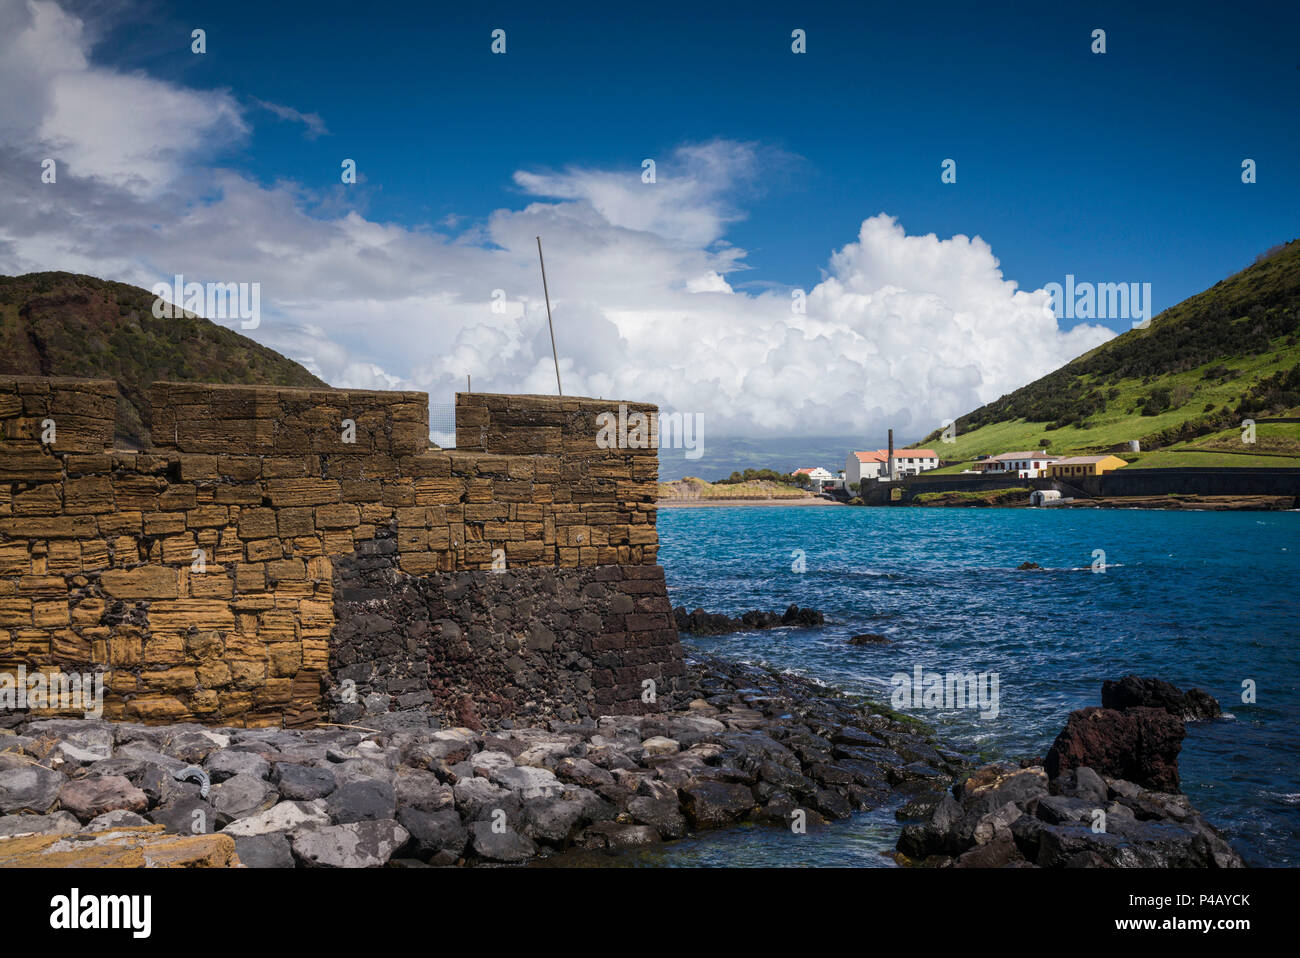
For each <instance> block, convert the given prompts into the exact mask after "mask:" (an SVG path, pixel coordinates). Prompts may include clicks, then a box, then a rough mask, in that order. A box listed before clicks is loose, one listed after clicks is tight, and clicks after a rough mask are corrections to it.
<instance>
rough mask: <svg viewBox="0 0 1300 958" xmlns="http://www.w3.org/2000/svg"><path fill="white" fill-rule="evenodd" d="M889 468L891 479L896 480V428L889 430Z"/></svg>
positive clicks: (886, 466) (887, 465)
mask: <svg viewBox="0 0 1300 958" xmlns="http://www.w3.org/2000/svg"><path fill="white" fill-rule="evenodd" d="M885 468H887V469H888V470H889V481H890V482H893V481H894V430H892V429H891V430H889V460H888V461H887V462H886V463H885Z"/></svg>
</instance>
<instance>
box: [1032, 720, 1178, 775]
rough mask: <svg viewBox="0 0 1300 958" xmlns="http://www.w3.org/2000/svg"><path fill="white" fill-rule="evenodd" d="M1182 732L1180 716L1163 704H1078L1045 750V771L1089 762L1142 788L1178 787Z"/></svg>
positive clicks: (1058, 772)
mask: <svg viewBox="0 0 1300 958" xmlns="http://www.w3.org/2000/svg"><path fill="white" fill-rule="evenodd" d="M1185 734H1186V729H1185V727H1184V726H1183V720H1182V719H1181V718H1176V717H1175V716H1173V715H1170V714H1169V713H1168V712H1166V711H1165V710H1164V709H1154V708H1130V709H1126V710H1124V711H1123V712H1121V711H1119V710H1117V709H1106V708H1097V707H1095V706H1093V707H1090V708H1086V709H1079V710H1078V711H1076V712H1071V713H1070V717H1069V719H1068V720H1067V721H1066V725H1065V728H1064V729H1062V731H1061V734H1060V735H1058V736H1057V737H1056V741H1055V742H1053V743H1052V747H1051V749H1049V750H1048V752H1047V760H1046V769H1047V774H1048V776H1049V777H1051V778H1053V779H1055V778H1059V777H1060V776H1061V774H1062V773H1064V772H1068V771H1071V770H1072V769H1076V768H1080V767H1088V768H1092V769H1094V770H1096V771H1097V772H1098V773H1099V774H1101V775H1109V776H1111V777H1113V778H1122V779H1126V780H1128V781H1130V782H1136V783H1137V784H1138V785H1141V786H1142V787H1143V788H1150V789H1154V790H1156V791H1158V792H1177V791H1178V785H1179V783H1178V753H1179V752H1180V751H1181V750H1182V747H1183V736H1184V735H1185Z"/></svg>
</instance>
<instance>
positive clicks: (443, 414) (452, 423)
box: [429, 402, 456, 449]
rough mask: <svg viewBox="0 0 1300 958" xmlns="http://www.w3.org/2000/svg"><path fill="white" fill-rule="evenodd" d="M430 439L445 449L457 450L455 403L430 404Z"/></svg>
mask: <svg viewBox="0 0 1300 958" xmlns="http://www.w3.org/2000/svg"><path fill="white" fill-rule="evenodd" d="M429 438H431V439H432V440H433V441H434V442H435V443H437V444H438V445H439V446H441V447H442V448H443V449H455V448H456V404H455V403H449V402H431V403H429Z"/></svg>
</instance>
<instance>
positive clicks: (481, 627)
mask: <svg viewBox="0 0 1300 958" xmlns="http://www.w3.org/2000/svg"><path fill="white" fill-rule="evenodd" d="M116 401H117V390H116V387H115V384H114V383H113V382H111V381H98V380H73V379H47V378H21V377H19V378H14V377H5V378H0V675H3V674H6V673H8V674H13V673H15V672H16V670H17V669H18V668H19V667H20V666H21V667H25V669H26V670H27V671H28V672H29V673H31V672H34V671H38V670H39V671H43V672H47V673H51V672H60V671H61V672H63V673H71V672H83V673H84V672H88V671H103V672H104V673H105V677H106V681H105V685H106V696H105V715H106V716H107V717H109V718H112V719H119V720H132V721H141V722H148V723H162V722H181V721H199V722H203V723H207V724H214V725H236V726H250V727H251V726H263V725H280V724H285V725H306V724H311V723H314V722H316V721H318V720H320V719H321V718H323V715H324V713H323V711H322V710H323V708H324V707H325V698H324V691H323V687H324V686H326V685H330V686H331V687H335V686H337V685H339V684H340V683H341V680H340V679H338V677H337V676H335V678H334V679H332V680H331V679H330V677H329V673H330V671H331V668H333V669H334V671H335V672H338V671H339V670H341V669H345V668H346V669H349V670H351V671H350V672H349V673H348V677H351V678H353V680H354V682H355V680H356V677H357V676H362V677H363V678H364V681H362V682H360V683H357V685H358V687H359V688H360V691H361V693H362V695H363V696H364V695H370V696H374V695H386V696H388V697H389V704H390V706H391V707H394V708H401V707H410V706H413V705H416V704H422V705H426V706H427V705H430V704H432V705H434V706H436V707H437V708H438V709H439V710H441V711H444V712H447V713H449V714H456V713H464V714H466V715H467V716H478V717H481V718H500V717H509V716H511V715H515V714H539V713H541V712H555V711H559V710H564V711H565V712H566V714H567V713H568V712H570V711H573V712H576V713H577V714H595V713H596V712H600V711H604V712H610V711H614V712H618V711H639V710H641V705H640V704H639V703H640V693H641V690H642V687H643V683H644V681H645V680H646V679H651V680H655V681H656V682H657V683H658V684H659V686H660V687H661V688H664V689H668V688H671V687H673V685H674V682H675V677H676V676H680V674H681V650H680V647H679V646H678V644H677V642H676V633H675V631H674V630H673V629H672V623H671V619H670V616H669V612H668V602H667V595H666V591H665V590H664V586H663V574H662V570H661V569H659V567H658V566H657V564H656V552H657V548H658V538H657V534H656V532H655V489H656V486H655V482H656V476H657V471H658V456H657V449H656V446H657V444H656V443H655V442H654V441H653V428H652V430H651V438H652V441H651V442H649V443H648V444H647V448H644V449H639V448H638V449H624V448H613V449H604V448H600V446H599V445H598V444H597V442H596V435H597V423H596V417H597V415H598V414H599V413H602V412H611V411H612V412H616V411H617V410H618V408H619V404H618V403H611V402H602V401H596V400H591V399H577V398H568V397H565V398H563V399H559V398H556V397H545V396H500V395H489V394H479V393H474V394H464V393H462V394H458V395H457V397H456V436H457V446H458V448H457V449H454V450H444V449H439V448H437V447H435V446H432V445H431V444H430V442H429V439H428V398H427V396H426V395H425V394H424V393H416V392H375V391H356V390H347V391H344V390H330V389H290V388H279V387H262V386H223V385H210V384H195V383H156V384H155V385H154V387H153V393H152V405H153V429H152V433H153V440H154V443H155V445H154V447H153V448H150V449H147V450H144V451H140V452H134V451H132V452H127V451H121V450H115V449H114V448H113V421H114V417H115V411H116ZM624 405H625V406H626V407H627V409H628V410H631V411H633V412H640V413H642V414H644V415H646V416H647V417H649V420H650V422H651V423H652V424H655V425H657V422H656V420H657V411H656V409H655V407H653V406H648V405H642V404H632V403H628V404H624ZM503 570H504V571H503ZM595 586H598V587H599V588H594V587H595ZM340 588H342V589H344V590H345V592H346V593H348V594H347V595H345V597H344V600H343V601H342V602H341V603H340V602H339V601H337V590H339V589H340ZM349 590H350V591H349ZM357 590H360V592H358V591H357ZM376 590H377V591H376ZM516 590H517V592H518V594H517V595H516ZM417 597H418V602H417V601H415V600H416V598H417ZM629 603H630V605H629ZM367 605H369V606H384V607H387V608H388V609H389V611H391V610H392V609H393V608H395V607H400V608H401V609H402V610H403V616H402V617H400V618H399V619H392V618H390V619H387V620H385V622H387V623H389V624H390V625H391V627H387V626H385V627H384V628H381V627H380V626H381V623H380V622H379V621H378V620H379V619H382V618H383V616H382V614H381V613H379V612H375V611H373V609H372V610H371V612H369V613H367V611H366V606H367ZM507 610H508V611H507ZM367 614H371V615H373V616H375V618H372V619H371V620H369V622H370V625H371V626H373V629H368V628H367V624H366V623H367V620H365V619H364V616H365V615H367ZM593 616H594V618H593ZM453 627H454V628H455V629H457V630H459V634H457V633H456V632H455V631H453ZM540 630H545V631H540ZM548 633H549V634H550V635H552V636H553V639H547V638H545V636H546V634H548ZM538 636H542V638H538ZM393 642H400V643H402V644H403V649H404V651H403V653H402V656H399V658H402V664H400V665H398V664H396V662H397V660H396V659H395V658H394V656H393V654H392V649H391V643H393ZM412 644H414V647H413V646H412ZM404 696H405V698H403V697H404ZM3 718H4V716H3V715H0V719H3Z"/></svg>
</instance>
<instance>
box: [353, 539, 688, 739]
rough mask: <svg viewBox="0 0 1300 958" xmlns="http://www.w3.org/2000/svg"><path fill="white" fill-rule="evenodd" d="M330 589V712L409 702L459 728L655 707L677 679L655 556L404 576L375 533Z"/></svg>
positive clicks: (678, 654)
mask: <svg viewBox="0 0 1300 958" xmlns="http://www.w3.org/2000/svg"><path fill="white" fill-rule="evenodd" d="M334 600H335V610H336V613H337V621H336V624H335V627H334V630H333V634H332V637H331V640H330V667H329V678H328V686H329V689H328V694H327V700H328V702H329V705H330V712H331V717H332V718H333V720H334V721H337V722H347V723H351V722H357V721H358V720H362V719H364V717H365V716H366V715H367V714H371V715H373V713H376V712H388V711H406V710H415V709H424V710H429V711H432V712H434V713H435V714H437V715H438V716H439V717H440V718H442V719H443V720H444V721H445V722H447V723H450V724H455V725H465V726H468V727H470V728H477V727H482V726H484V725H487V726H494V725H497V724H499V723H501V722H502V721H503V720H508V721H514V722H520V721H537V720H541V719H546V718H558V719H562V720H565V721H575V720H578V719H581V718H584V717H587V716H593V717H594V716H597V715H608V714H636V713H645V712H657V711H661V710H662V709H664V708H669V707H671V706H672V704H673V703H674V702H675V701H676V699H677V698H679V697H680V695H681V693H682V691H683V690H684V689H685V686H686V681H685V666H684V663H683V659H682V650H681V644H680V642H679V640H678V636H677V630H676V627H675V625H674V624H673V621H672V614H671V607H670V605H669V601H668V593H667V589H666V587H665V584H664V574H663V569H662V568H661V567H660V566H658V565H602V566H595V567H591V568H559V569H550V568H536V567H521V568H515V569H507V570H503V571H499V572H497V571H485V570H472V571H463V572H445V573H432V574H426V575H422V576H412V575H408V574H406V573H404V572H402V571H401V569H400V568H399V566H398V551H397V543H396V542H395V541H394V540H393V539H389V538H381V539H376V540H374V541H373V542H368V543H365V544H363V546H362V547H361V549H360V550H359V551H358V552H357V553H355V554H354V555H352V556H350V557H348V558H346V559H343V560H341V561H339V562H337V563H336V564H335V573H334ZM646 680H650V681H652V682H653V683H654V684H653V700H652V701H646V700H645V698H646V697H648V696H647V688H648V687H647V686H646V685H645V684H644V683H645V682H646ZM363 724H364V723H363Z"/></svg>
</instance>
